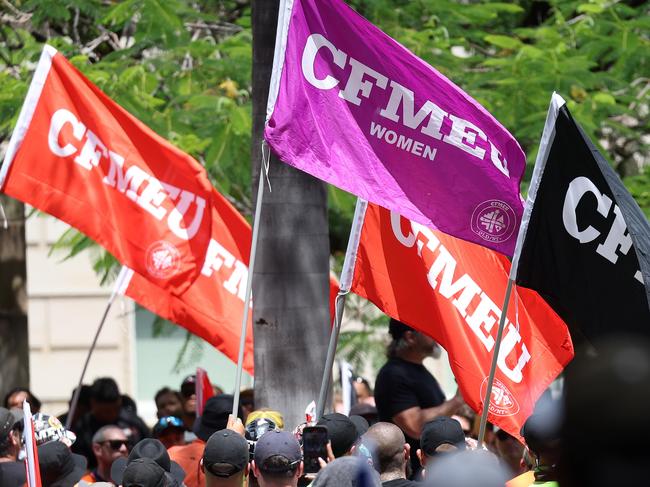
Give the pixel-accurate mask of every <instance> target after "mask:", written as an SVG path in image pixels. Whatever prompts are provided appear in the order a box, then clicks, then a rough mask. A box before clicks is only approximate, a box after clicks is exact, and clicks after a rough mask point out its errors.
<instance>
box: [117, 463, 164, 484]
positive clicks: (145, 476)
mask: <svg viewBox="0 0 650 487" xmlns="http://www.w3.org/2000/svg"><path fill="white" fill-rule="evenodd" d="M166 479H167V477H166V475H165V470H164V469H163V468H162V467H161V466H160V465H158V464H157V463H156V462H155V461H154V460H152V459H151V458H136V459H135V460H133V461H132V462H129V465H128V466H127V467H126V470H125V471H124V478H123V479H122V482H121V485H122V487H166V485H167V483H168V482H167V481H166Z"/></svg>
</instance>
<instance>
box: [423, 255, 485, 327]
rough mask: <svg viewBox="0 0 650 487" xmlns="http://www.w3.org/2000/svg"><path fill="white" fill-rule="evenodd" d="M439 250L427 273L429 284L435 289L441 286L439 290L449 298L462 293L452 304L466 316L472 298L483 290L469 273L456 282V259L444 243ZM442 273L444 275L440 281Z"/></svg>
mask: <svg viewBox="0 0 650 487" xmlns="http://www.w3.org/2000/svg"><path fill="white" fill-rule="evenodd" d="M438 252H439V253H438V257H437V258H436V260H435V261H434V262H433V265H432V266H431V268H430V269H429V273H428V274H427V279H428V280H429V284H431V287H432V288H433V289H436V287H438V286H439V289H438V291H439V292H440V294H441V295H442V296H444V297H445V298H447V299H450V298H451V297H452V296H455V295H456V294H458V293H461V295H460V296H459V297H458V298H456V299H454V301H453V302H452V304H453V305H454V306H455V307H456V308H457V309H458V312H459V313H460V314H461V315H462V316H463V317H465V316H466V315H467V307H468V306H469V304H470V303H471V301H472V299H474V296H476V295H477V294H479V293H480V292H481V288H480V287H479V286H478V284H476V283H475V282H474V281H473V280H472V278H471V277H469V276H468V275H467V274H463V275H462V276H460V278H458V280H457V281H456V282H453V279H454V273H455V271H456V260H455V259H454V258H453V257H452V255H451V254H450V253H449V251H448V250H447V249H446V248H445V247H443V246H442V245H440V246H439V248H438ZM441 273H442V277H441V278H440V280H439V281H438V278H439V277H440V274H441Z"/></svg>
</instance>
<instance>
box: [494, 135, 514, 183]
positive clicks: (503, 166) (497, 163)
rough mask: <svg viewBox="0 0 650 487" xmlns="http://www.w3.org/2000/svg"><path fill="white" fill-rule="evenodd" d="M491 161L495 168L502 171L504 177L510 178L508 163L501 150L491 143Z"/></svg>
mask: <svg viewBox="0 0 650 487" xmlns="http://www.w3.org/2000/svg"><path fill="white" fill-rule="evenodd" d="M490 160H491V161H492V164H494V167H496V168H497V169H498V170H499V171H501V172H502V173H503V174H504V175H506V176H508V177H510V171H509V170H508V161H506V160H505V158H504V157H503V156H502V155H501V152H499V149H497V148H496V146H495V145H494V144H493V143H492V141H490Z"/></svg>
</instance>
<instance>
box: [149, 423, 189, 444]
mask: <svg viewBox="0 0 650 487" xmlns="http://www.w3.org/2000/svg"><path fill="white" fill-rule="evenodd" d="M152 432H153V437H154V438H156V439H157V440H160V441H161V442H162V444H163V445H165V448H168V449H169V448H171V447H172V446H182V445H184V444H185V424H184V423H183V420H182V419H181V418H179V417H176V416H164V417H162V418H160V419H159V420H158V422H157V423H156V424H155V425H154V427H153V431H152Z"/></svg>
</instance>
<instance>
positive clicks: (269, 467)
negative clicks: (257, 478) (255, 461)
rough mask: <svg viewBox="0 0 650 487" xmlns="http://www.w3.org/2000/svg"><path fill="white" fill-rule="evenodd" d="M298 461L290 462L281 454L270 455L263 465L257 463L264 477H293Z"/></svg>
mask: <svg viewBox="0 0 650 487" xmlns="http://www.w3.org/2000/svg"><path fill="white" fill-rule="evenodd" d="M298 465H300V462H293V465H292V462H290V461H289V459H288V458H287V457H285V456H283V455H271V456H270V457H268V458H267V459H266V460H265V461H264V464H263V465H258V466H257V467H258V468H259V469H260V471H261V472H262V474H263V475H264V477H266V478H268V479H285V478H287V477H293V476H294V474H295V473H296V469H297V468H298Z"/></svg>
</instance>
